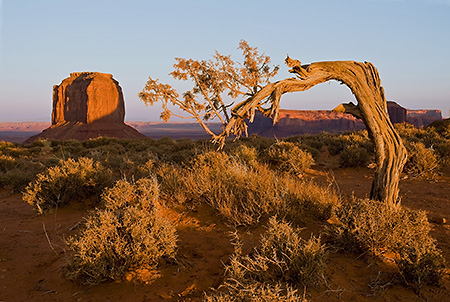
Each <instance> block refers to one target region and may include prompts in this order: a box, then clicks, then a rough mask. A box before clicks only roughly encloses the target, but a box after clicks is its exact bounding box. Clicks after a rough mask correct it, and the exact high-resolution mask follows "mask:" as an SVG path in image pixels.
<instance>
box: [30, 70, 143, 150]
mask: <svg viewBox="0 0 450 302" xmlns="http://www.w3.org/2000/svg"><path fill="white" fill-rule="evenodd" d="M124 117H125V103H124V100H123V93H122V88H121V87H120V85H119V82H117V81H116V80H115V79H114V78H113V76H112V74H107V73H100V72H74V73H71V74H70V77H68V78H66V79H64V80H63V81H62V82H61V84H60V85H55V86H53V111H52V125H51V126H50V128H48V129H45V130H44V131H43V132H42V133H40V134H38V135H35V136H32V137H31V138H29V139H28V140H26V141H25V143H30V142H32V141H34V140H36V139H39V138H42V139H44V138H47V139H58V140H68V139H77V140H88V139H91V138H96V137H99V136H108V137H117V138H143V137H145V136H144V135H143V134H141V133H139V132H138V131H137V130H136V129H134V128H132V127H130V126H128V125H126V124H125V123H124Z"/></svg>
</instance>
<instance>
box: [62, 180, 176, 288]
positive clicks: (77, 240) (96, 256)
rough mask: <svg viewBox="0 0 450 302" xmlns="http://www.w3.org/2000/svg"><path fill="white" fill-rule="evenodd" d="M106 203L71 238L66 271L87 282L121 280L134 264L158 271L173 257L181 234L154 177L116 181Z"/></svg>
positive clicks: (106, 196)
mask: <svg viewBox="0 0 450 302" xmlns="http://www.w3.org/2000/svg"><path fill="white" fill-rule="evenodd" d="M102 202H103V204H104V208H102V209H97V210H96V211H95V212H94V213H92V214H91V215H90V216H89V217H88V218H86V221H85V223H84V226H83V228H82V230H81V232H80V234H79V235H77V236H74V237H71V238H69V239H68V241H67V244H68V246H69V249H70V250H72V252H73V255H72V256H71V258H70V259H69V261H68V264H67V265H66V266H65V267H64V272H65V276H66V277H67V278H68V279H70V280H74V281H77V282H80V283H83V284H98V283H100V282H104V281H108V280H121V279H122V278H123V277H124V276H125V274H126V273H127V272H130V271H131V270H135V269H141V268H145V269H149V270H150V271H152V270H155V269H157V268H158V267H159V265H160V264H161V263H162V261H163V260H164V259H168V258H170V257H174V256H175V252H176V247H177V235H176V230H175V227H174V226H173V225H172V224H171V223H170V222H169V221H168V219H166V218H165V217H164V215H163V213H162V209H161V206H160V205H159V204H158V185H157V181H156V178H150V179H148V178H143V179H140V180H138V181H137V182H135V183H133V182H128V181H126V180H121V181H118V182H117V183H116V184H115V185H114V187H112V188H110V189H108V190H106V191H105V193H104V194H103V195H102Z"/></svg>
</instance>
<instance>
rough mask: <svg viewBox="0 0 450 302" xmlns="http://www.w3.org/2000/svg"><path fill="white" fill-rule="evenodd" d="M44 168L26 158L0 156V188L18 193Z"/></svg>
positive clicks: (39, 163)
mask: <svg viewBox="0 0 450 302" xmlns="http://www.w3.org/2000/svg"><path fill="white" fill-rule="evenodd" d="M44 168H45V167H44V164H42V163H41V162H39V161H36V160H34V159H32V158H29V157H28V156H26V157H23V156H19V157H12V156H10V155H4V154H1V155H0V187H9V188H10V189H12V190H13V191H14V192H20V191H22V190H23V189H24V188H25V187H26V186H27V185H28V183H30V182H31V181H32V180H33V179H34V178H35V177H36V175H37V174H38V173H39V172H41V171H43V170H44Z"/></svg>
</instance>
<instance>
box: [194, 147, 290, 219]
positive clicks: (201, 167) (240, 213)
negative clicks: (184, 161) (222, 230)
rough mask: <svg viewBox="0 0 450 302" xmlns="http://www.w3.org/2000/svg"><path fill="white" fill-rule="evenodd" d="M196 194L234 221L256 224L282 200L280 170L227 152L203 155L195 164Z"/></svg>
mask: <svg viewBox="0 0 450 302" xmlns="http://www.w3.org/2000/svg"><path fill="white" fill-rule="evenodd" d="M191 171H192V174H191V175H192V176H193V178H194V195H195V196H196V198H197V199H199V200H205V201H206V202H208V203H209V204H210V205H211V206H212V207H213V208H215V209H216V210H217V211H218V212H219V213H220V214H221V215H222V216H224V217H226V218H227V219H228V221H229V222H231V223H232V224H234V225H252V224H255V223H257V222H258V221H260V219H261V218H262V217H266V216H267V215H268V214H269V213H273V212H274V211H275V209H276V208H278V206H280V204H281V203H282V199H281V196H280V194H279V192H280V190H278V189H277V181H276V178H277V176H276V174H275V172H274V171H272V170H270V169H268V168H267V167H266V166H262V165H261V166H258V167H257V168H251V167H248V166H246V165H245V164H243V163H241V162H239V161H237V160H236V159H234V158H233V157H229V156H228V155H227V154H225V153H223V152H213V151H211V152H206V153H204V154H201V155H199V156H198V157H197V158H196V160H195V162H194V164H193V167H192V170H191Z"/></svg>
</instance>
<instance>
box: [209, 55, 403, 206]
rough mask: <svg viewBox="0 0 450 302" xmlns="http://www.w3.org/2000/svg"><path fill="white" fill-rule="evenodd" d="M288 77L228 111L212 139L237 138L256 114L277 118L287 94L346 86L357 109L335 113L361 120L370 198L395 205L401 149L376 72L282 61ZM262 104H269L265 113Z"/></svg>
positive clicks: (354, 65)
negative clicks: (372, 166)
mask: <svg viewBox="0 0 450 302" xmlns="http://www.w3.org/2000/svg"><path fill="white" fill-rule="evenodd" d="M286 64H287V65H288V66H289V67H290V68H291V70H290V72H291V73H293V74H295V75H296V76H297V78H289V79H284V80H281V81H278V82H275V83H269V84H267V85H266V86H265V87H263V88H262V89H261V90H259V91H258V92H257V93H256V94H254V95H252V96H251V97H249V98H248V99H246V100H245V101H243V102H241V103H239V104H237V105H236V106H235V107H233V108H232V117H231V118H230V120H229V122H228V123H227V124H226V125H225V127H224V129H223V132H222V133H221V134H219V135H215V136H214V140H215V141H216V142H219V143H222V144H223V143H224V140H225V138H226V137H228V136H229V135H230V134H234V135H240V134H241V133H242V132H245V131H246V129H247V126H246V124H245V121H244V119H247V118H248V119H250V120H251V121H252V120H253V118H254V115H255V110H257V109H258V110H261V111H262V112H263V113H264V114H265V115H267V116H269V117H272V118H273V121H274V123H276V121H277V118H278V113H279V109H280V105H279V104H280V98H281V96H282V95H283V94H285V93H288V92H297V91H306V90H308V89H310V88H311V87H314V86H315V85H318V84H321V83H324V82H327V81H330V80H336V81H339V82H341V83H342V84H345V85H346V86H348V87H349V88H350V90H351V91H352V92H353V94H354V95H355V98H356V100H357V102H358V104H357V105H354V104H352V103H349V104H342V105H340V106H338V107H337V108H336V109H335V110H336V111H341V112H347V113H350V114H352V115H354V116H356V117H358V118H361V119H362V120H363V122H364V124H365V125H366V127H367V130H368V132H369V135H370V137H371V138H372V140H373V141H374V143H375V154H376V163H377V169H376V171H375V178H374V180H373V183H372V189H371V193H370V198H371V199H374V200H379V201H384V202H387V203H397V202H398V191H399V190H398V183H399V179H400V173H401V171H402V168H403V165H404V164H405V162H406V157H407V154H406V149H405V147H404V145H403V143H402V140H401V138H400V136H399V135H398V133H397V132H396V131H395V129H394V127H393V125H392V123H391V121H390V120H389V116H388V113H387V104H386V99H385V96H384V89H383V87H381V83H380V77H379V74H378V71H377V69H376V68H375V66H373V65H372V64H371V63H367V62H365V63H360V62H354V61H332V62H316V63H312V64H309V65H301V62H300V61H298V60H293V59H291V58H289V57H288V58H287V59H286ZM264 105H269V107H268V108H264Z"/></svg>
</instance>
